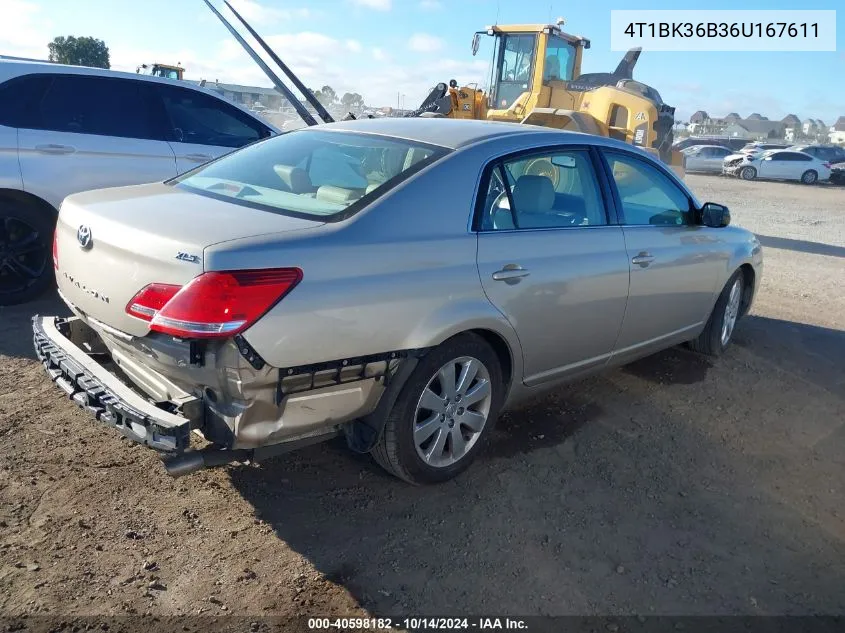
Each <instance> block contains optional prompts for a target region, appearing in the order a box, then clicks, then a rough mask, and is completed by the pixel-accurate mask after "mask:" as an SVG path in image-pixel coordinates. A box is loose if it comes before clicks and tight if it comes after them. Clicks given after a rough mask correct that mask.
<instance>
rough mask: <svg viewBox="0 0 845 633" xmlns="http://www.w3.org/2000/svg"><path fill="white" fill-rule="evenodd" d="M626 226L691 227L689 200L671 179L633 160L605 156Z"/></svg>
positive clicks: (641, 161)
mask: <svg viewBox="0 0 845 633" xmlns="http://www.w3.org/2000/svg"><path fill="white" fill-rule="evenodd" d="M605 157H606V159H607V163H608V166H609V167H610V171H611V173H612V175H613V181H614V182H615V184H616V190H617V192H618V193H619V199H620V201H621V202H622V213H623V216H624V224H626V225H629V226H631V225H634V226H636V225H648V224H651V225H658V226H665V225H673V224H674V225H684V224H692V213H691V211H690V206H691V205H690V200H689V198H688V197H687V195H686V194H685V193H684V192H683V190H681V188H680V187H678V186H677V185H676V184H675V183H674V182H672V181H671V180H670V179H669V177H668V176H666V175H664V174H662V173H660V171H659V170H658V169H657V168H655V167H653V166H651V165H649V164H647V163H646V162H645V161H643V160H639V159H637V158H634V157H632V156H626V155H622V154H616V153H610V152H608V153H607V154H606V155H605Z"/></svg>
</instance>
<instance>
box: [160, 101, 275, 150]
mask: <svg viewBox="0 0 845 633" xmlns="http://www.w3.org/2000/svg"><path fill="white" fill-rule="evenodd" d="M158 92H159V94H160V95H161V99H162V101H163V102H164V110H165V114H166V117H167V122H168V130H167V131H168V134H169V137H168V140H171V141H176V142H179V143H194V144H198V145H215V146H218V147H243V146H244V145H248V144H249V143H252V142H253V141H257V140H259V139H262V138H265V137H267V136H269V134H270V132H269V130H268V129H267V128H266V127H265V126H263V125H262V124H261V123H259V122H258V121H255V120H253V119H252V118H250V117H249V116H247V115H246V114H244V113H243V112H241V111H240V110H238V109H236V108H233V107H232V106H230V105H229V104H227V103H225V102H223V101H221V100H220V99H215V98H214V97H212V96H210V95H206V94H203V93H201V92H198V91H195V90H186V89H184V88H177V87H175V86H158Z"/></svg>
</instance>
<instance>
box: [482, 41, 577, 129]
mask: <svg viewBox="0 0 845 633" xmlns="http://www.w3.org/2000/svg"><path fill="white" fill-rule="evenodd" d="M482 34H485V35H488V36H492V37H493V38H494V46H493V59H492V65H491V77H490V84H489V86H490V89H489V95H490V99H489V103H488V108H489V109H490V110H494V111H505V110H509V109H510V108H512V106H513V105H514V103H516V102H517V101H519V99H520V96H521V95H523V94H525V93H529V95H530V96H529V98H528V99H523V101H525V102H526V103H524V104H523V106H524V107H525V106H529V104H528V103H527V101H529V100H532V98H533V100H534V101H536V100H537V98H538V97H539V95H540V94H541V93H542V92H544V88H545V89H550V88H551V87H553V86H554V82H566V81H571V80H572V79H574V78H576V77H578V75H579V74H580V71H581V51H582V48H583V47H584V43H586V44H587V46H588V45H589V43H588V41H587V40H584V39H581V38H576V37H573V36H571V35H567V34H566V33H563V31H561V30H560V28H559V27H558V26H555V25H542V24H537V25H530V24H529V25H517V26H493V27H488V28H487V30H486V31H479V32H478V33H476V34H475V38H474V39H473V54H475V52H476V51H477V50H478V38H479V36H480V35H482ZM545 92H548V90H546V91H545ZM523 109H524V108H523ZM494 116H495V115H494Z"/></svg>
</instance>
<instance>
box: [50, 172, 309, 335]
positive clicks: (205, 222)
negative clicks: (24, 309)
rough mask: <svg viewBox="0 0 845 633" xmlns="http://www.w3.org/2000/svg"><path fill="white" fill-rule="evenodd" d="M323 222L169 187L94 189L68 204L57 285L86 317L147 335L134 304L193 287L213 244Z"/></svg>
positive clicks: (62, 216) (60, 233)
mask: <svg viewBox="0 0 845 633" xmlns="http://www.w3.org/2000/svg"><path fill="white" fill-rule="evenodd" d="M322 224H323V223H322V222H318V221H313V220H306V219H300V218H293V217H289V216H285V215H281V214H279V213H274V212H270V211H265V210H261V209H256V208H252V207H247V206H243V205H240V204H235V203H232V202H225V201H222V200H217V199H215V198H211V197H207V196H204V195H199V194H195V193H191V192H189V191H185V190H183V189H180V188H178V187H174V186H170V185H165V184H161V183H156V184H151V185H135V186H130V187H116V188H112V189H100V190H96V191H88V192H84V193H80V194H75V195H72V196H69V197H68V198H66V199H65V201H64V203H63V204H62V208H61V212H60V213H59V219H58V222H57V225H56V247H57V251H58V253H57V254H58V269H57V271H56V281H57V283H58V287H59V290H60V291H61V293H62V295H64V297H65V298H66V299H67V300H68V301H70V302H71V303H72V304H73V305H74V306H76V307H77V308H78V309H79V310H80V311H81V312H82V313H83V314H84V315H86V316H89V317H93V318H95V319H97V320H98V321H100V322H102V323H104V324H106V325H107V326H110V327H112V328H116V329H118V330H120V331H122V332H126V333H127V334H131V335H133V336H144V335H145V334H147V333H148V332H149V327H148V326H149V323H148V322H146V321H143V320H141V319H138V318H136V317H133V316H130V315H129V314H127V313H126V305H127V303H128V302H129V300H130V299H132V297H134V296H135V294H136V293H137V292H138V291H139V290H141V288H143V287H144V286H146V285H147V284H150V283H165V284H179V285H184V284H186V283H188V282H189V281H190V280H191V279H193V278H194V277H196V276H197V275H199V274H200V273H202V272H203V271H204V266H203V263H204V262H203V250H204V249H205V248H206V247H207V246H210V245H212V244H216V243H219V242H223V241H227V240H233V239H240V238H244V237H251V236H255V235H262V234H267V233H279V232H286V231H301V230H307V229H312V228H316V227H318V226H321V225H322Z"/></svg>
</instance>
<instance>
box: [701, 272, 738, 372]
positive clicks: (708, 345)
mask: <svg viewBox="0 0 845 633" xmlns="http://www.w3.org/2000/svg"><path fill="white" fill-rule="evenodd" d="M737 280H739V283H740V287H739V307H738V311H737V315H736V321H739V319H740V317H741V316H742V305H743V298H744V296H745V290H746V289H745V276H744V275H743V274H742V271H741V270H737V271H736V272H735V273H734V274H733V275H731V278H730V279H728V282H727V283H726V284H725V287H724V288H723V289H722V292H721V294H720V295H719V298H718V299H717V300H716V305H715V306H714V307H713V312H712V313H711V314H710V318H709V319H708V320H707V324H706V325H705V326H704V330H703V331H702V332H701V334H699V335H698V338H695V339H693V340H691V341H689V343H688V345H689V347H690V348H691V349H692V350H693V351H696V352H699V353H700V354H705V355H707V356H721V355H722V353H723V352H724V351H725V350H726V349H727V348H728V345H730V342H731V337H732V336H733V331H731V333H730V334H729V335H728V340H727V341H723V340H722V326H723V325H724V323H725V318H726V317H727V310H726V308H727V306H728V300H729V299H730V295H731V289H732V288H733V286H734V283H735V282H736V281H737ZM732 330H733V328H732Z"/></svg>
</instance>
